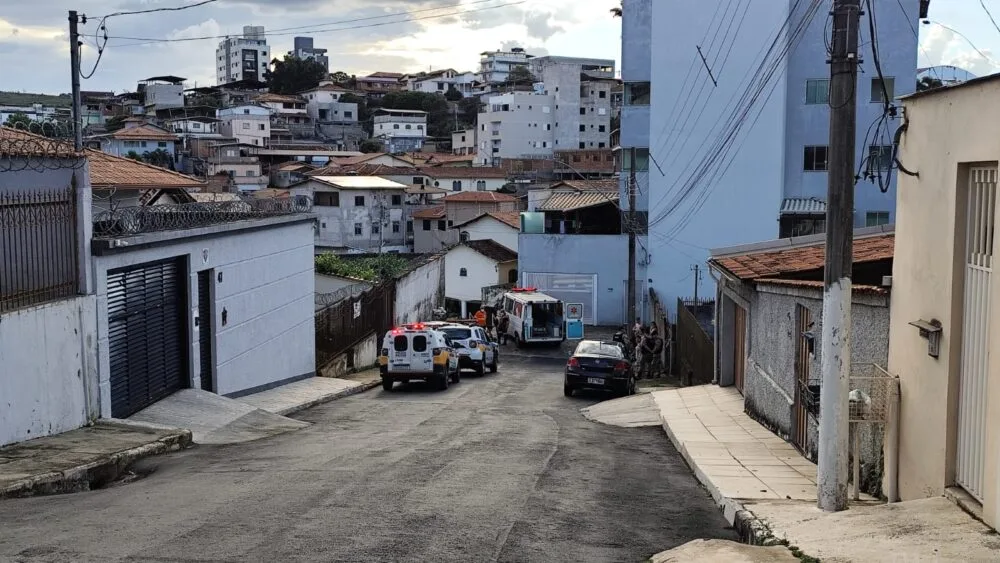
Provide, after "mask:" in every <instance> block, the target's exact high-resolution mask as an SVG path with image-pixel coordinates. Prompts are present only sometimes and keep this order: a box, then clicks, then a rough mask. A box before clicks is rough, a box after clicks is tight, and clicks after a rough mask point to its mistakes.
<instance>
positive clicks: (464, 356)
mask: <svg viewBox="0 0 1000 563" xmlns="http://www.w3.org/2000/svg"><path fill="white" fill-rule="evenodd" d="M437 330H440V331H441V332H443V333H444V335H445V336H447V337H448V339H449V340H451V342H452V344H453V345H454V348H455V351H456V352H457V353H458V367H459V369H471V370H475V372H476V375H480V376H482V375H485V374H486V370H487V369H489V370H490V373H496V371H497V364H498V363H499V362H500V353H499V351H498V349H497V345H496V343H495V342H492V341H491V340H490V338H489V337H488V336H487V335H486V329H484V328H483V327H481V326H478V325H472V326H470V325H464V324H450V325H446V326H442V327H439V328H438V329H437Z"/></svg>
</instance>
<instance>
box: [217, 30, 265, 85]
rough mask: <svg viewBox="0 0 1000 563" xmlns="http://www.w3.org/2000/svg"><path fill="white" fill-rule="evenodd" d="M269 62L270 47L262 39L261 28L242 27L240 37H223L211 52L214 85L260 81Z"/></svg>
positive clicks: (262, 32)
mask: <svg viewBox="0 0 1000 563" xmlns="http://www.w3.org/2000/svg"><path fill="white" fill-rule="evenodd" d="M270 63H271V48H270V47H268V45H267V39H266V38H265V37H264V26H262V25H245V26H243V36H242V37H227V38H225V39H223V40H222V41H220V42H219V46H218V47H217V48H216V49H215V78H216V82H217V83H218V84H227V83H229V82H237V81H239V80H255V81H259V82H263V81H264V77H265V74H266V73H267V68H268V65H269V64H270Z"/></svg>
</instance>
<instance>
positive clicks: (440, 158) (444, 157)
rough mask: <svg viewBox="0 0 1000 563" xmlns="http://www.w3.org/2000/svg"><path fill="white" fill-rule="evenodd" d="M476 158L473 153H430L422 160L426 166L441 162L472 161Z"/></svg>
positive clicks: (436, 164)
mask: <svg viewBox="0 0 1000 563" xmlns="http://www.w3.org/2000/svg"><path fill="white" fill-rule="evenodd" d="M475 160H476V155H475V153H473V154H438V153H431V154H430V155H429V156H428V158H427V159H426V160H425V161H424V164H426V165H427V166H438V165H441V164H450V163H453V162H473V161H475Z"/></svg>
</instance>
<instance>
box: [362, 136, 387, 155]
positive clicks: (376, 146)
mask: <svg viewBox="0 0 1000 563" xmlns="http://www.w3.org/2000/svg"><path fill="white" fill-rule="evenodd" d="M358 149H359V150H361V152H364V153H372V152H382V143H380V142H379V141H378V140H377V139H365V140H364V141H361V143H360V144H359V145H358Z"/></svg>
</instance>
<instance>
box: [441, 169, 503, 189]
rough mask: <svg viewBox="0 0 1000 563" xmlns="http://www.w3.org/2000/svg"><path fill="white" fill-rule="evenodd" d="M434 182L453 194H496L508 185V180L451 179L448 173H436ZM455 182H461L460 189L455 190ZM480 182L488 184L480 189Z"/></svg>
mask: <svg viewBox="0 0 1000 563" xmlns="http://www.w3.org/2000/svg"><path fill="white" fill-rule="evenodd" d="M431 181H432V182H438V183H439V185H438V187H439V188H441V189H443V190H451V191H453V192H495V191H497V190H499V189H500V188H502V187H504V185H505V184H506V183H507V179H506V178H467V177H464V176H463V177H460V178H449V177H448V175H447V172H442V173H440V174H439V173H436V172H435V176H434V177H433V178H431ZM455 182H459V185H458V187H459V189H457V190H456V189H455ZM479 182H485V183H486V184H485V185H484V186H483V187H482V188H480V187H479Z"/></svg>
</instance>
